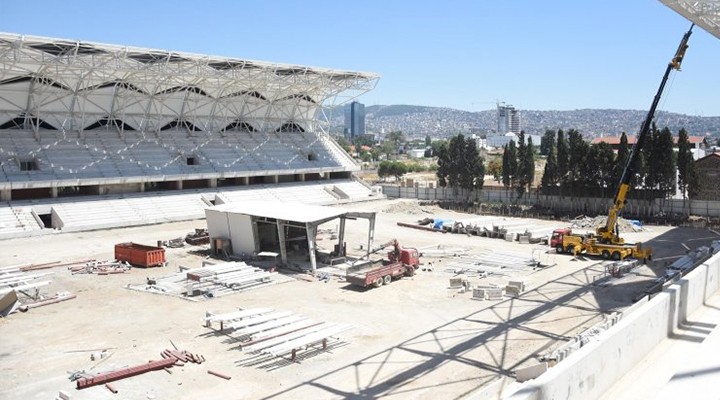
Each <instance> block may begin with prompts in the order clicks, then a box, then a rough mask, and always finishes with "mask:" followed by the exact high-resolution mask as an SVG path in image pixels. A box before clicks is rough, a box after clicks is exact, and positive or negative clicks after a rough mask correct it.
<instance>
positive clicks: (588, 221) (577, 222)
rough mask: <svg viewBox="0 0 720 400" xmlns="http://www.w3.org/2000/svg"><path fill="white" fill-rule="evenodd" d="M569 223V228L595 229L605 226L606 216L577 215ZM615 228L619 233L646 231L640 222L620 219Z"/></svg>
mask: <svg viewBox="0 0 720 400" xmlns="http://www.w3.org/2000/svg"><path fill="white" fill-rule="evenodd" d="M569 222H570V227H571V228H587V229H597V228H598V227H600V226H605V224H606V223H607V215H598V216H597V217H588V216H585V215H579V216H577V217H575V218H573V219H571V220H570V221H569ZM617 226H618V229H619V230H620V231H621V232H641V231H646V230H647V229H645V228H644V227H643V225H642V223H641V222H640V221H638V220H630V219H625V218H622V217H619V218H618V219H617Z"/></svg>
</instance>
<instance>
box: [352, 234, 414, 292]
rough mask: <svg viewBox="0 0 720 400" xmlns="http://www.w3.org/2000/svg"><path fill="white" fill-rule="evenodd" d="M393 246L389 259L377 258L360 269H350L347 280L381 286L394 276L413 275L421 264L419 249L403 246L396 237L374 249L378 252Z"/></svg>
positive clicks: (390, 280) (365, 285) (358, 283)
mask: <svg viewBox="0 0 720 400" xmlns="http://www.w3.org/2000/svg"><path fill="white" fill-rule="evenodd" d="M390 246H392V247H393V250H392V251H390V252H388V255H387V260H377V261H374V262H369V263H367V264H364V265H363V266H361V267H360V269H358V270H353V269H348V272H347V275H346V276H345V280H346V281H347V282H348V283H350V284H353V285H356V286H362V287H368V286H370V285H372V286H375V287H380V286H382V285H387V284H389V283H390V282H392V279H393V278H398V277H402V276H413V275H415V270H417V269H418V266H419V265H420V253H419V252H418V250H417V249H413V248H408V249H406V248H402V247H400V244H399V243H398V241H397V240H396V239H393V240H391V241H389V242H387V243H385V244H383V245H382V246H380V247H378V248H377V249H375V250H374V251H372V252H371V254H372V253H375V252H378V251H380V250H382V249H384V248H386V247H390Z"/></svg>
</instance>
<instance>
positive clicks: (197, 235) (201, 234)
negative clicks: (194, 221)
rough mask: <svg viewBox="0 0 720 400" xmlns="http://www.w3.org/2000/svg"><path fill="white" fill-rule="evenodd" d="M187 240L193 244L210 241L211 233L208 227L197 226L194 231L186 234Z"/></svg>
mask: <svg viewBox="0 0 720 400" xmlns="http://www.w3.org/2000/svg"><path fill="white" fill-rule="evenodd" d="M185 242H186V243H187V244H189V245H192V246H199V245H201V244H208V243H210V234H209V233H208V230H207V229H206V228H196V229H195V231H194V232H190V233H188V234H187V235H185Z"/></svg>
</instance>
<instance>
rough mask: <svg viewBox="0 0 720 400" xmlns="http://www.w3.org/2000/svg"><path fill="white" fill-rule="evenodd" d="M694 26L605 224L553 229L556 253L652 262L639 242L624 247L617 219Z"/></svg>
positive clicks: (655, 101) (635, 148)
mask: <svg viewBox="0 0 720 400" xmlns="http://www.w3.org/2000/svg"><path fill="white" fill-rule="evenodd" d="M693 26H695V24H693V25H691V26H690V29H689V30H688V31H687V32H685V35H683V38H682V40H681V41H680V46H678V49H677V51H676V52H675V57H673V58H672V60H670V62H669V63H668V66H667V69H666V70H665V75H663V78H662V81H661V82H660V87H659V88H658V90H657V93H656V94H655V98H654V99H653V102H652V105H651V106H650V110H649V111H648V113H647V116H646V117H645V120H644V121H643V124H642V127H641V128H640V133H638V136H637V140H636V141H635V144H634V145H633V147H632V150H631V152H630V157H628V160H627V163H626V164H625V169H623V173H622V176H621V178H620V182H619V184H618V188H617V192H616V193H615V200H614V201H613V205H612V206H611V207H610V210H609V211H608V216H607V222H606V223H605V225H604V226H600V227H598V228H597V231H596V232H595V234H594V235H592V234H589V235H577V234H573V233H572V231H571V230H570V229H568V228H561V229H556V230H555V231H554V232H553V235H552V237H551V238H550V245H551V246H552V247H555V249H556V250H557V252H558V253H572V254H579V253H583V252H584V253H585V254H588V255H596V256H602V257H603V258H605V259H614V260H621V259H624V258H626V257H633V258H637V259H641V260H643V261H646V260H650V259H652V249H651V248H649V247H642V243H635V244H626V243H625V240H624V239H623V238H621V237H620V236H619V234H618V227H617V219H618V217H619V215H620V212H621V211H622V210H623V208H625V199H626V197H627V192H628V190H630V181H631V180H632V177H633V175H634V174H635V162H636V160H637V158H638V155H639V154H640V149H641V148H642V146H643V143H644V141H645V138H646V137H647V135H648V132H649V131H650V126H651V125H652V120H653V119H654V118H655V110H656V109H657V106H658V103H659V102H660V96H662V92H663V90H664V89H665V84H666V83H667V80H668V77H669V76H670V71H672V70H673V69H674V70H677V71H679V70H680V64H682V60H683V57H685V51H686V50H687V48H688V44H687V43H688V39H690V35H691V34H692V28H693Z"/></svg>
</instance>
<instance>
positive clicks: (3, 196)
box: [0, 189, 12, 201]
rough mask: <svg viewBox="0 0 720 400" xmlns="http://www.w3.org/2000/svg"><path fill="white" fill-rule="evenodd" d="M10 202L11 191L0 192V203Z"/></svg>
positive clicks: (3, 190)
mask: <svg viewBox="0 0 720 400" xmlns="http://www.w3.org/2000/svg"><path fill="white" fill-rule="evenodd" d="M11 200H12V190H11V189H2V190H0V201H11Z"/></svg>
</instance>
